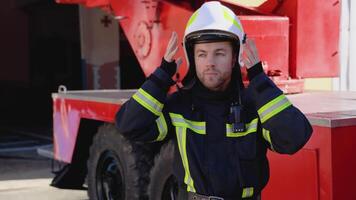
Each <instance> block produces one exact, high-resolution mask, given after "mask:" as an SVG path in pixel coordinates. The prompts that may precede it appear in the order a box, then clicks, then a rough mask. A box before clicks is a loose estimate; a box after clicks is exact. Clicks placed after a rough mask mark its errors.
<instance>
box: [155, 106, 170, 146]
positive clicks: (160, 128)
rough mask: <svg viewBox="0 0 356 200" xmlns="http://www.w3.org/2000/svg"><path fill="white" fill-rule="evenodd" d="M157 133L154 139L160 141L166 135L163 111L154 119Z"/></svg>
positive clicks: (166, 129)
mask: <svg viewBox="0 0 356 200" xmlns="http://www.w3.org/2000/svg"><path fill="white" fill-rule="evenodd" d="M156 124H157V128H158V132H159V135H158V137H157V138H156V140H155V141H162V140H163V139H164V138H166V136H167V132H168V128H167V123H166V120H165V118H164V115H163V113H161V115H160V116H159V117H158V118H157V119H156Z"/></svg>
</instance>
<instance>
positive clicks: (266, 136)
mask: <svg viewBox="0 0 356 200" xmlns="http://www.w3.org/2000/svg"><path fill="white" fill-rule="evenodd" d="M262 135H263V138H264V139H265V140H266V141H267V142H268V143H269V145H270V147H271V149H272V151H274V148H273V145H272V140H271V135H270V134H269V130H267V129H264V128H263V129H262Z"/></svg>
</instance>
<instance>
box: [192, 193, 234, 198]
mask: <svg viewBox="0 0 356 200" xmlns="http://www.w3.org/2000/svg"><path fill="white" fill-rule="evenodd" d="M188 200H230V199H226V198H222V197H217V196H205V195H202V194H197V193H193V192H188ZM231 200H232V199H231Z"/></svg>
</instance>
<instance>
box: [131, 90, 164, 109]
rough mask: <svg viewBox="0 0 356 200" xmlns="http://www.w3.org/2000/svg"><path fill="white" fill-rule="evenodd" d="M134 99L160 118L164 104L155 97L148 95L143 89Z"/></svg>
mask: <svg viewBox="0 0 356 200" xmlns="http://www.w3.org/2000/svg"><path fill="white" fill-rule="evenodd" d="M132 98H133V99H135V100H136V101H137V102H138V103H139V104H141V105H142V106H143V107H145V108H146V109H147V110H149V111H151V112H152V113H153V114H155V115H157V116H160V114H161V112H162V109H163V104H162V103H161V102H159V101H158V100H157V99H155V98H154V97H153V96H151V95H150V94H148V93H147V92H146V91H144V90H143V89H141V88H140V89H139V90H138V91H137V92H136V93H135V94H134V95H133V96H132Z"/></svg>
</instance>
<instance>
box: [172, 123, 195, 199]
mask: <svg viewBox="0 0 356 200" xmlns="http://www.w3.org/2000/svg"><path fill="white" fill-rule="evenodd" d="M186 130H187V129H186V128H185V127H176V134H177V141H178V148H179V153H180V157H181V159H182V163H183V167H184V171H185V176H184V183H185V184H186V185H187V191H188V192H196V190H195V188H194V181H193V179H192V177H191V175H190V170H189V162H188V156H187V131H186Z"/></svg>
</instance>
